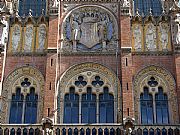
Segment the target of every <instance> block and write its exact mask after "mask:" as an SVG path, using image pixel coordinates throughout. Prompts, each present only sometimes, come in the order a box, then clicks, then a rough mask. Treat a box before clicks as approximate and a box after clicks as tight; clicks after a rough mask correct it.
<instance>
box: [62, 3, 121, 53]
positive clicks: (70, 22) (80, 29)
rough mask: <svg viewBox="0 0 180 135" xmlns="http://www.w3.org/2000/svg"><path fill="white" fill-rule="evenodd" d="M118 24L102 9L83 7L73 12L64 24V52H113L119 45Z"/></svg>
mask: <svg viewBox="0 0 180 135" xmlns="http://www.w3.org/2000/svg"><path fill="white" fill-rule="evenodd" d="M116 26H117V22H116V20H115V18H114V16H113V15H112V14H111V13H110V12H109V11H107V10H105V9H103V8H102V7H96V6H83V7H80V8H76V9H75V10H73V11H72V12H71V13H70V14H69V15H68V16H67V17H66V18H65V20H64V23H63V37H62V38H63V44H62V50H64V51H74V52H76V51H93V52H94V51H113V50H115V49H116V45H117V41H116V39H117V36H118V35H117V31H118V30H117V28H118V27H116Z"/></svg>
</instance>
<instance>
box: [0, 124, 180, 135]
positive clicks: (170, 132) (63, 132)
mask: <svg viewBox="0 0 180 135" xmlns="http://www.w3.org/2000/svg"><path fill="white" fill-rule="evenodd" d="M133 128H134V129H130V128H129V129H128V130H129V131H128V132H127V130H126V129H124V127H123V125H120V124H55V125H53V126H52V128H47V127H45V128H44V127H43V124H0V135H43V134H46V135H131V134H132V135H180V125H134V127H133ZM128 133H129V134H128Z"/></svg>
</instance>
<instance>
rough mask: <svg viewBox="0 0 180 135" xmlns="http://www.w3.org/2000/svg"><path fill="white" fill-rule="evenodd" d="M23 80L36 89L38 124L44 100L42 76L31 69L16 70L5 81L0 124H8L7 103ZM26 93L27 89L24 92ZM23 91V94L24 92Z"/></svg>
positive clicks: (41, 115)
mask: <svg viewBox="0 0 180 135" xmlns="http://www.w3.org/2000/svg"><path fill="white" fill-rule="evenodd" d="M25 78H28V79H29V80H28V81H29V82H30V83H31V85H32V86H33V87H35V88H36V89H37V91H36V93H38V94H39V102H38V109H39V111H38V120H37V122H40V121H41V119H42V117H43V113H42V112H43V99H44V77H43V75H42V74H41V73H40V72H39V71H38V70H37V69H35V68H32V67H22V68H18V69H16V70H15V71H13V72H12V73H10V74H9V76H8V77H7V78H6V79H5V81H4V84H3V91H2V97H3V101H2V112H1V116H0V121H1V122H2V123H8V116H9V111H8V109H9V101H10V99H11V96H12V93H14V92H15V88H16V87H18V86H20V82H22V81H23V80H24V79H25ZM25 91H26V92H28V89H27V90H25ZM25 91H24V92H25Z"/></svg>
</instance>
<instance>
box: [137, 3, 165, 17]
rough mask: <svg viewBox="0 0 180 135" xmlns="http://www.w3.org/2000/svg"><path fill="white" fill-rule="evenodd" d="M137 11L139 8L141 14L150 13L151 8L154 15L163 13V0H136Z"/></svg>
mask: <svg viewBox="0 0 180 135" xmlns="http://www.w3.org/2000/svg"><path fill="white" fill-rule="evenodd" d="M134 9H135V12H136V10H137V9H138V11H139V14H140V15H145V16H146V15H149V13H150V10H152V11H151V12H152V14H153V15H154V16H159V15H161V14H162V3H161V0H134Z"/></svg>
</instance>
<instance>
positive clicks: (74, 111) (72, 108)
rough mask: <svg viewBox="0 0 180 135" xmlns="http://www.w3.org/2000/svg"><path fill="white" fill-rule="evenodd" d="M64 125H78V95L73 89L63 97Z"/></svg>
mask: <svg viewBox="0 0 180 135" xmlns="http://www.w3.org/2000/svg"><path fill="white" fill-rule="evenodd" d="M64 123H79V95H78V94H75V88H74V87H70V89H69V94H66V95H65V97H64Z"/></svg>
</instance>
